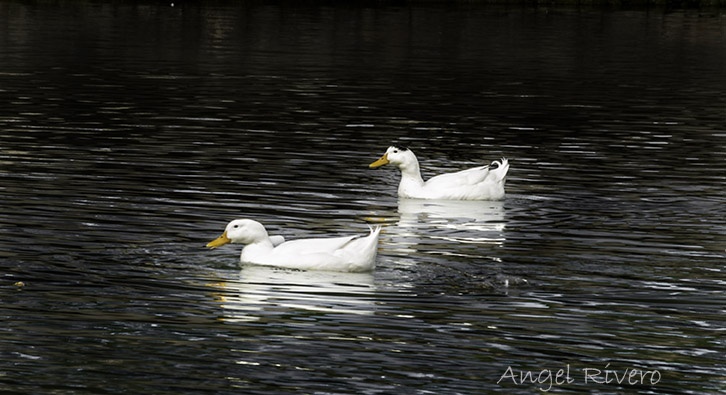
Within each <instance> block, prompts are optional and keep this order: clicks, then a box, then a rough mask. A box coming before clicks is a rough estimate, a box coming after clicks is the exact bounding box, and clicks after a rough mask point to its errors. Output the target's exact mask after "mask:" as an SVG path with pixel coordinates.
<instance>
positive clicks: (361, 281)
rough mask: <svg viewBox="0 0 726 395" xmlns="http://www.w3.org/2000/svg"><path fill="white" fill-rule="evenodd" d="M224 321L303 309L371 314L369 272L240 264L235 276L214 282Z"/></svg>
mask: <svg viewBox="0 0 726 395" xmlns="http://www.w3.org/2000/svg"><path fill="white" fill-rule="evenodd" d="M217 286H221V287H222V288H223V289H224V292H223V293H221V294H220V297H219V300H220V301H221V302H222V307H223V308H224V310H225V312H224V316H225V318H224V319H225V320H227V321H250V320H258V319H261V318H263V316H265V315H267V314H268V313H270V311H271V310H274V312H273V313H271V314H280V313H284V312H285V311H295V310H305V311H311V312H321V313H325V314H359V315H360V314H362V315H368V314H372V313H373V311H374V309H375V307H376V306H375V303H374V302H373V298H372V295H373V293H374V292H375V286H374V284H373V276H372V275H371V274H370V273H341V272H324V271H317V272H305V271H299V270H290V269H280V268H274V267H269V266H253V265H250V266H244V267H243V268H242V270H241V271H240V276H239V280H237V281H227V282H225V283H222V284H217Z"/></svg>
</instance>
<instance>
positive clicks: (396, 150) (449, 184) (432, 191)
mask: <svg viewBox="0 0 726 395" xmlns="http://www.w3.org/2000/svg"><path fill="white" fill-rule="evenodd" d="M388 163H390V164H392V165H395V166H397V167H398V168H399V169H400V170H401V183H400V184H399V185H398V196H399V197H401V198H405V199H439V200H501V199H504V184H505V182H506V180H507V172H508V171H509V161H508V160H507V159H506V158H502V159H501V160H498V161H494V162H492V165H490V166H479V167H474V168H471V169H466V170H462V171H458V172H455V173H446V174H441V175H438V176H435V177H431V178H430V179H429V180H428V181H424V180H423V178H422V177H421V170H420V168H419V164H418V159H416V155H414V154H413V152H411V150H409V149H407V148H400V147H395V146H392V147H388V150H387V151H386V153H385V154H383V156H382V157H381V158H380V159H378V160H377V161H375V162H373V163H371V164H370V168H372V169H375V168H378V167H380V166H383V165H385V164H388ZM494 166H496V168H494Z"/></svg>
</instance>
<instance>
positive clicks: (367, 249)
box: [207, 219, 381, 272]
mask: <svg viewBox="0 0 726 395" xmlns="http://www.w3.org/2000/svg"><path fill="white" fill-rule="evenodd" d="M380 233H381V227H380V226H376V227H375V228H373V227H372V228H371V233H370V234H369V235H368V236H365V237H363V236H344V237H333V238H315V239H300V240H292V241H282V240H281V239H279V236H277V237H276V236H273V238H270V236H269V235H268V234H267V230H265V227H264V226H262V224H261V223H259V222H257V221H253V220H251V219H236V220H234V221H232V222H230V223H229V224H228V225H227V228H226V229H225V230H224V233H222V235H221V236H219V237H218V238H216V239H215V240H213V241H211V242H209V243H207V247H209V248H217V247H220V246H223V245H225V244H227V243H233V244H236V243H239V244H245V247H244V248H243V249H242V254H241V255H240V261H241V262H242V263H249V264H254V265H264V266H276V267H282V268H288V269H300V270H327V271H336V272H369V271H371V270H373V268H374V267H375V265H376V253H377V249H378V235H379V234H380Z"/></svg>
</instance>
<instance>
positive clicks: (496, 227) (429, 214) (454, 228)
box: [386, 199, 506, 252]
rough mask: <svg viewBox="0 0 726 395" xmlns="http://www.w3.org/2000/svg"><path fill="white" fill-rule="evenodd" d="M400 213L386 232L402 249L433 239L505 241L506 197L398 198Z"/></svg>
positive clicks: (391, 240) (471, 241)
mask: <svg viewBox="0 0 726 395" xmlns="http://www.w3.org/2000/svg"><path fill="white" fill-rule="evenodd" d="M398 214H399V217H398V219H397V222H396V225H395V226H389V227H388V228H387V229H386V235H387V236H388V237H389V240H390V241H389V243H391V244H393V245H394V246H395V249H396V250H397V251H399V252H410V251H416V250H418V249H420V248H425V245H426V244H431V243H467V244H479V245H490V246H498V245H501V244H502V243H504V241H505V229H506V222H505V211H504V202H503V201H450V200H419V199H399V201H398Z"/></svg>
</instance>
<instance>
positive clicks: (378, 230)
mask: <svg viewBox="0 0 726 395" xmlns="http://www.w3.org/2000/svg"><path fill="white" fill-rule="evenodd" d="M368 228H369V229H370V230H371V235H376V236H378V235H379V234H380V233H381V229H383V227H381V225H375V226H374V225H368Z"/></svg>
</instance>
